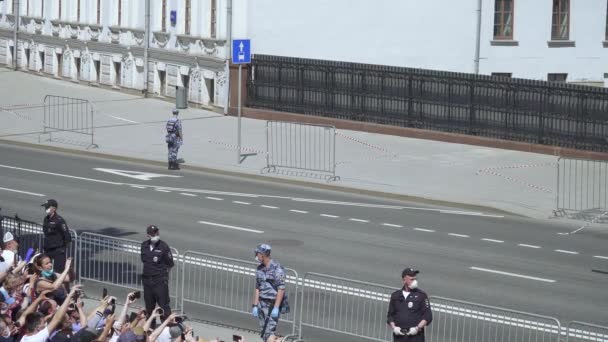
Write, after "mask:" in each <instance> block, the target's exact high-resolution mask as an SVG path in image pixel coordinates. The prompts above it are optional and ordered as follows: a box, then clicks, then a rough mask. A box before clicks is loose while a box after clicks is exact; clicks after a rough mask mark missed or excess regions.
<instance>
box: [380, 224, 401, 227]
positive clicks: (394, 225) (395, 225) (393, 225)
mask: <svg viewBox="0 0 608 342" xmlns="http://www.w3.org/2000/svg"><path fill="white" fill-rule="evenodd" d="M382 225H383V226H387V227H395V228H403V226H401V225H398V224H392V223H383V224H382Z"/></svg>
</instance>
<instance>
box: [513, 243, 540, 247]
mask: <svg viewBox="0 0 608 342" xmlns="http://www.w3.org/2000/svg"><path fill="white" fill-rule="evenodd" d="M517 245H518V246H520V247H528V248H540V246H535V245H526V244H525V243H518V244H517Z"/></svg>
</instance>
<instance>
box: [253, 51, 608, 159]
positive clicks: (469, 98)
mask: <svg viewBox="0 0 608 342" xmlns="http://www.w3.org/2000/svg"><path fill="white" fill-rule="evenodd" d="M247 89H248V96H247V102H246V105H247V106H248V107H252V108H264V109H271V110H278V111H285V112H294V113H302V114H308V115H317V116H324V117H331V118H337V119H346V120H356V121H365V122H372V123H379V124H388V125H395V126H402V127H414V128H421V129H429V130H437V131H445V132H453V133H461V134H470V135H478V136H485V137H490V138H498V139H507V140H516V141H524V142H531V143H539V144H547V145H556V146H563V147H570V148H578V149H584V150H594V151H608V141H607V140H606V138H607V137H608V116H607V115H606V113H608V89H603V88H594V87H586V86H580V85H572V84H565V83H554V82H544V81H533V80H524V79H510V78H497V77H491V76H483V75H473V74H464V73H455V72H444V71H434V70H423V69H412V68H401V67H390V66H381V65H368V64H357V63H346V62H334V61H325V60H313V59H302V58H293V57H278V56H268V55H256V56H255V58H254V59H253V61H252V67H251V69H250V70H249V76H248V84H247Z"/></svg>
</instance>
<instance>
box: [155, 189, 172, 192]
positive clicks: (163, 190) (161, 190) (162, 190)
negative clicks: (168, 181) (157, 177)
mask: <svg viewBox="0 0 608 342" xmlns="http://www.w3.org/2000/svg"><path fill="white" fill-rule="evenodd" d="M154 190H156V191H158V192H171V191H169V190H165V189H154Z"/></svg>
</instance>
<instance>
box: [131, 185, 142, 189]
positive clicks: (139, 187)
mask: <svg viewBox="0 0 608 342" xmlns="http://www.w3.org/2000/svg"><path fill="white" fill-rule="evenodd" d="M131 187H132V188H135V189H145V188H146V187H145V186H141V185H131Z"/></svg>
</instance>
